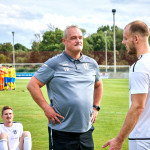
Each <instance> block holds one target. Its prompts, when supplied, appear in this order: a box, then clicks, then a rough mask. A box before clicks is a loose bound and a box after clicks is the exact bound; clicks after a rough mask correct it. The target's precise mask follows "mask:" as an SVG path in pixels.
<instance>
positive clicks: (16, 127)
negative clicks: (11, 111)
mask: <svg viewBox="0 0 150 150" xmlns="http://www.w3.org/2000/svg"><path fill="white" fill-rule="evenodd" d="M2 132H5V133H6V134H7V135H8V145H9V150H19V138H20V137H21V136H22V133H23V126H22V124H21V123H19V122H14V123H13V125H12V126H11V127H6V126H4V124H3V123H1V124H0V134H1V133H2ZM0 149H1V148H0Z"/></svg>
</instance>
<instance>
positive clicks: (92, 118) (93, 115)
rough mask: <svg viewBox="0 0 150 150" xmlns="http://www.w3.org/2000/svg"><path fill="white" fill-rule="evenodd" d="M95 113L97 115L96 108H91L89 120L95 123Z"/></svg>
mask: <svg viewBox="0 0 150 150" xmlns="http://www.w3.org/2000/svg"><path fill="white" fill-rule="evenodd" d="M97 115H98V111H97V110H96V108H93V114H92V116H91V122H92V124H94V123H95V121H96V117H97Z"/></svg>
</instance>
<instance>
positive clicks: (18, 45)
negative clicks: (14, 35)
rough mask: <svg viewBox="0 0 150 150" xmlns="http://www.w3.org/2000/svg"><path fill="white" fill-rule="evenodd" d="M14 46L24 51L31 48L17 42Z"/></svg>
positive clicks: (16, 49)
mask: <svg viewBox="0 0 150 150" xmlns="http://www.w3.org/2000/svg"><path fill="white" fill-rule="evenodd" d="M14 48H15V51H18V50H22V51H28V50H29V49H28V48H26V47H25V46H23V45H22V44H20V43H17V44H15V45H14Z"/></svg>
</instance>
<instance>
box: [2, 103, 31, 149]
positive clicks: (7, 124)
mask: <svg viewBox="0 0 150 150" xmlns="http://www.w3.org/2000/svg"><path fill="white" fill-rule="evenodd" d="M13 118H14V114H13V110H12V108H11V107H9V106H4V107H3V109H2V119H3V123H0V150H8V149H9V150H31V147H32V142H31V134H30V132H29V131H24V132H23V126H22V124H21V123H19V122H13Z"/></svg>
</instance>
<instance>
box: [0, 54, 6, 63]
mask: <svg viewBox="0 0 150 150" xmlns="http://www.w3.org/2000/svg"><path fill="white" fill-rule="evenodd" d="M0 63H6V56H5V55H3V54H0Z"/></svg>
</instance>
